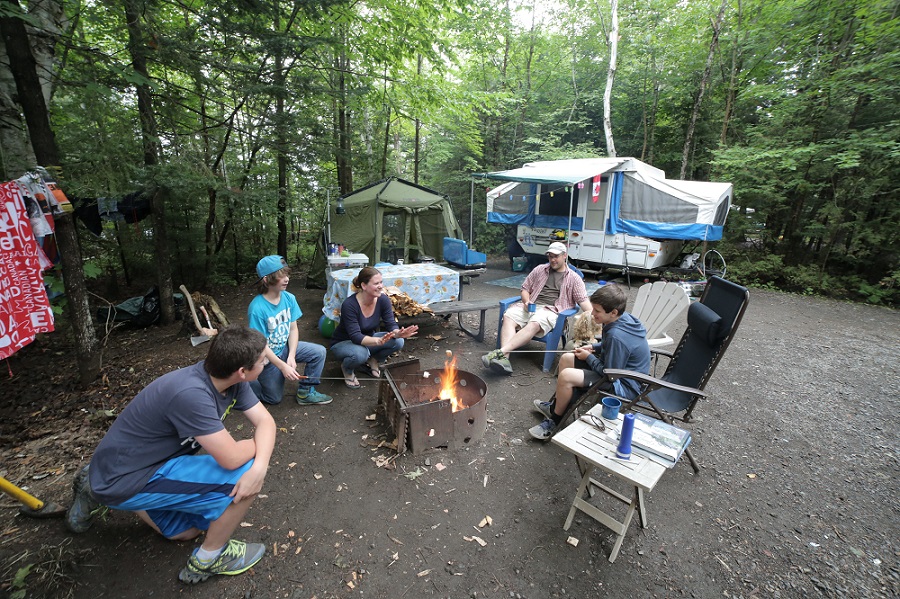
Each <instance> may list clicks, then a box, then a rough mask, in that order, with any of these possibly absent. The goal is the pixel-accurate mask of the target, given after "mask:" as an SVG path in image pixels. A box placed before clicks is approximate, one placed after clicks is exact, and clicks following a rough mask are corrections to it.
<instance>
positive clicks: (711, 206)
mask: <svg viewBox="0 0 900 599" xmlns="http://www.w3.org/2000/svg"><path fill="white" fill-rule="evenodd" d="M474 176H475V177H479V178H484V179H492V180H496V181H505V183H502V184H501V185H499V186H498V187H495V188H493V189H491V190H490V191H488V194H487V220H488V222H489V223H501V224H507V225H517V227H518V231H517V239H518V241H519V245H521V246H522V248H523V249H524V250H525V252H526V253H528V254H538V255H543V254H544V252H546V251H547V246H548V245H549V244H550V243H551V242H553V241H563V242H567V243H568V246H569V258H570V259H571V260H572V261H573V262H574V263H576V264H578V265H581V266H585V267H587V268H593V269H597V270H601V269H603V268H627V269H629V270H632V271H634V272H648V273H649V272H652V271H656V270H659V269H662V268H664V267H666V266H670V265H672V264H674V263H675V262H676V261H677V260H678V258H679V257H680V255H681V253H682V250H683V247H684V244H685V242H686V241H695V242H700V241H718V240H719V239H721V238H722V228H723V226H724V225H725V218H726V217H727V216H728V209H729V207H730V205H731V197H732V186H731V183H707V182H701V181H675V180H671V179H666V177H665V173H664V172H663V171H661V170H659V169H657V168H654V167H652V166H650V165H649V164H646V163H643V162H641V161H640V160H637V159H636V158H585V159H574V160H553V161H543V162H532V163H529V164H526V165H525V166H523V167H522V168H517V169H513V170H508V171H498V172H493V173H479V174H476V175H474Z"/></svg>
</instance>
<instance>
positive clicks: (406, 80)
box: [0, 0, 900, 304]
mask: <svg viewBox="0 0 900 599" xmlns="http://www.w3.org/2000/svg"><path fill="white" fill-rule="evenodd" d="M232 4H233V3H232ZM232 4H228V3H226V4H225V5H219V4H210V3H207V4H198V5H192V6H191V7H190V9H188V8H186V7H185V5H183V4H179V3H171V2H166V1H161V2H154V3H149V4H146V5H145V6H144V10H143V12H142V13H141V20H140V23H139V24H138V25H139V29H140V32H141V37H142V39H141V40H140V41H141V43H140V48H141V51H143V52H145V54H146V59H147V69H148V76H147V77H145V76H143V75H140V74H138V73H137V72H136V71H135V69H134V67H133V65H132V60H131V57H130V50H131V49H132V48H131V47H129V39H128V27H127V24H126V23H125V22H124V18H125V16H124V10H121V8H120V9H118V10H110V9H109V7H108V6H107V5H106V4H104V3H68V4H65V10H66V11H69V13H71V14H69V15H68V16H69V17H70V23H73V24H75V26H74V28H72V29H70V30H66V33H65V35H63V37H61V38H60V39H59V46H60V47H59V51H58V52H57V55H58V56H60V57H63V56H64V57H65V58H64V60H60V62H59V69H60V70H59V72H58V73H54V74H53V75H54V77H53V81H54V88H53V95H52V102H51V115H52V121H53V126H54V130H55V132H56V138H57V140H58V144H59V146H60V150H61V153H62V155H63V156H64V165H65V171H64V175H65V178H64V180H63V181H62V183H63V187H64V188H65V190H66V192H67V193H69V194H70V195H72V196H78V197H87V198H93V197H111V198H121V197H123V196H124V195H125V194H128V193H132V192H135V191H144V190H151V189H154V188H164V189H166V190H167V191H168V195H167V203H166V225H167V229H168V235H169V239H170V248H169V252H170V255H171V258H172V264H173V265H174V268H175V271H176V272H175V273H174V274H175V278H176V280H184V281H187V282H189V286H191V287H194V286H195V285H201V284H202V283H203V282H204V281H206V282H213V281H215V282H224V281H233V282H238V281H241V280H242V279H244V278H246V277H248V276H252V272H253V264H254V263H255V261H256V260H257V259H258V257H259V256H260V255H264V254H268V253H272V252H274V251H276V248H277V246H278V243H279V225H281V226H283V228H284V231H285V232H286V236H287V240H288V241H287V243H288V251H287V253H288V254H290V255H291V257H292V260H296V261H297V262H298V263H306V262H307V261H308V260H309V259H310V256H311V253H312V251H313V247H314V242H315V236H316V235H317V234H318V231H319V229H320V227H321V226H322V214H323V207H324V202H325V197H326V191H325V190H327V189H332V190H334V189H336V188H337V187H338V180H337V177H336V172H337V165H338V164H339V163H346V164H349V165H350V169H351V170H352V186H353V187H361V186H363V185H366V184H369V183H371V182H374V181H376V180H379V179H381V178H383V177H384V176H388V175H399V176H402V177H404V178H407V179H410V180H412V179H413V178H414V177H415V176H416V173H418V177H419V179H418V183H420V184H423V185H426V186H429V187H432V188H435V189H437V190H439V191H442V192H444V193H447V194H448V195H449V196H450V198H451V201H452V203H453V205H454V208H455V210H456V213H457V216H458V218H459V220H460V223H461V225H462V226H463V229H464V231H466V232H468V231H469V226H470V224H471V225H472V228H473V229H474V233H475V234H474V237H475V243H474V245H475V246H476V247H477V249H479V250H481V251H489V252H496V253H502V252H504V251H505V241H504V231H503V228H502V227H497V226H491V225H487V224H486V223H485V208H484V189H483V188H478V189H476V192H475V202H474V209H473V210H472V212H473V213H472V214H471V215H470V207H469V202H470V179H469V175H470V173H473V172H483V171H490V170H498V169H502V168H511V167H517V166H520V165H521V164H522V163H524V162H528V161H531V160H552V159H558V158H572V157H588V156H603V155H606V153H607V150H606V147H605V140H604V135H603V120H604V116H605V115H604V106H603V90H604V87H605V84H606V81H607V77H608V76H609V73H608V66H609V65H608V60H609V53H610V45H609V43H608V41H607V40H608V36H609V34H610V32H609V26H610V14H609V11H610V7H609V4H608V3H605V4H604V3H600V4H597V3H591V2H584V1H583V0H567V2H565V3H563V4H562V5H560V6H558V7H554V6H546V7H543V8H542V9H541V10H537V11H536V12H534V13H533V12H532V11H533V7H529V6H528V5H527V4H526V5H519V4H513V5H511V4H509V3H508V2H501V1H498V0H473V1H471V2H467V3H465V5H463V4H460V3H458V2H450V1H446V0H443V1H439V2H430V3H429V2H425V3H402V2H396V1H395V0H375V1H373V2H367V3H365V4H347V3H335V2H325V3H319V4H311V3H299V4H298V3H288V2H279V1H276V2H270V3H264V4H259V3H238V4H234V5H232ZM226 5H227V6H226ZM720 5H721V2H720V1H719V0H697V1H692V2H683V1H680V0H641V1H640V2H637V1H625V2H620V3H619V14H618V17H619V27H620V29H619V44H618V61H617V69H616V78H615V81H614V85H613V87H612V102H611V103H612V106H611V114H610V115H609V118H610V120H611V123H612V127H613V133H614V136H615V140H616V146H617V150H618V154H619V155H620V156H635V157H638V158H640V159H642V160H644V161H646V162H649V163H651V164H653V165H654V166H656V167H658V168H662V169H664V170H665V171H666V172H667V173H668V174H669V176H670V177H672V176H675V175H676V173H677V172H678V171H679V168H680V165H681V156H682V147H683V145H684V138H685V132H686V130H687V126H688V122H689V120H690V117H691V114H692V111H693V107H694V103H695V99H696V97H697V94H698V90H699V83H700V80H701V76H702V73H703V70H704V65H705V62H706V56H707V53H708V51H709V47H710V41H711V39H712V31H711V29H710V22H711V20H712V19H714V18H715V15H716V13H717V12H718V9H719V6H720ZM0 10H12V9H11V8H10V7H9V6H6V8H0ZM895 10H896V3H895V2H893V1H892V0H848V1H841V0H822V1H821V2H814V3H809V2H804V1H801V0H775V1H771V0H746V1H744V2H741V3H731V4H729V6H728V11H727V12H726V18H725V22H724V24H723V28H722V31H721V32H720V36H719V40H718V44H717V46H716V47H715V54H714V64H715V68H714V70H713V75H712V78H711V80H710V81H709V85H708V88H707V90H706V93H705V95H704V100H703V103H702V104H701V107H700V113H699V119H698V122H697V125H696V133H695V136H694V146H693V148H692V150H691V156H690V162H689V165H688V166H689V168H688V172H689V173H690V175H689V177H690V178H694V179H709V180H724V181H731V182H732V183H733V184H734V189H735V196H734V203H735V204H737V205H739V206H741V207H743V208H744V209H745V210H746V209H752V210H753V211H752V212H749V211H747V212H738V211H734V212H733V213H732V214H731V215H730V216H729V221H728V224H727V226H726V242H725V243H723V244H721V245H722V247H721V248H720V249H721V250H722V251H723V252H724V253H726V254H728V258H729V261H728V264H729V273H733V274H734V276H735V278H737V279H739V280H743V281H744V282H747V283H748V284H751V285H755V286H766V287H781V288H785V289H790V290H792V291H798V292H801V293H838V294H843V295H845V296H847V297H854V298H864V299H865V301H871V302H876V303H887V304H891V303H895V302H896V301H897V294H896V291H895V290H896V289H897V285H896V273H897V272H898V269H900V239H898V228H897V226H896V223H897V222H900V198H898V186H897V185H896V173H897V172H900V168H898V167H900V135H898V132H900V114H898V110H897V106H898V105H900V84H898V82H897V81H898V80H897V77H896V75H895V74H896V72H897V67H898V64H900V51H898V50H897V49H896V40H897V39H898V37H900V20H898V19H896V16H895ZM75 11H77V14H76V13H75ZM33 25H34V26H35V27H37V28H40V27H42V25H41V24H40V23H39V22H37V21H35V22H34V23H33ZM48 33H49V32H48ZM141 85H144V86H146V87H147V88H149V89H150V90H151V91H152V100H153V106H154V116H155V119H156V126H157V133H156V134H157V139H156V140H154V141H157V142H158V144H159V147H160V155H159V157H158V158H159V161H158V162H159V163H158V164H157V165H156V166H153V167H148V166H146V164H145V157H144V150H145V148H144V147H143V145H142V138H141V134H140V133H141V123H140V121H139V117H138V110H137V98H136V94H135V89H136V86H141ZM342 134H343V135H344V137H342ZM339 158H340V159H341V160H339ZM416 160H418V162H416ZM282 169H283V172H284V173H285V180H284V181H281V180H280V178H279V172H280V171H281V170H282ZM340 184H341V185H347V184H348V182H347V181H346V180H342V181H341V182H340ZM280 196H281V197H284V198H285V206H284V210H283V211H282V210H281V209H280V208H279V205H278V201H277V200H278V198H279V197H280ZM151 222H152V221H150V220H145V221H141V222H139V223H128V224H126V223H117V224H112V223H105V224H104V227H103V231H102V234H101V236H100V237H99V238H95V237H92V236H88V235H86V234H82V237H81V244H82V251H83V253H84V255H85V259H86V260H87V261H88V263H89V264H90V265H93V266H92V267H89V268H95V269H97V271H99V272H102V273H104V276H105V277H107V279H112V280H113V281H116V280H117V279H118V278H125V279H126V281H127V282H130V283H132V284H137V283H138V282H142V283H144V282H152V281H153V279H155V278H156V276H157V273H156V272H155V269H156V261H155V256H154V255H153V250H152V247H153V235H154V231H153V226H152V224H151ZM892 273H893V274H892Z"/></svg>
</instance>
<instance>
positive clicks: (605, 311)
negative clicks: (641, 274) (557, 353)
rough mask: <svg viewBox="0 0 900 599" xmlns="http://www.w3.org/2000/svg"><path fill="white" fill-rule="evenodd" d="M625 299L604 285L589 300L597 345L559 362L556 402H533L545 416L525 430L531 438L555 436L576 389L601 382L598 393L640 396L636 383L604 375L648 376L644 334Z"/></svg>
mask: <svg viewBox="0 0 900 599" xmlns="http://www.w3.org/2000/svg"><path fill="white" fill-rule="evenodd" d="M626 300H627V296H626V295H625V291H624V290H623V289H622V288H621V287H619V286H618V285H614V284H609V285H604V286H603V287H601V288H600V289H598V290H597V291H595V292H594V293H593V294H592V295H591V298H590V301H591V307H592V308H593V309H594V312H593V314H592V316H593V318H594V322H595V323H597V324H598V325H602V326H603V336H602V337H601V338H600V343H597V344H595V345H586V346H584V347H580V348H578V349H576V350H575V351H574V352H572V353H565V354H563V355H562V356H561V357H560V359H559V378H558V379H557V381H556V399H555V401H552V402H550V401H541V400H539V399H536V400H534V407H535V409H536V410H537V411H538V412H540V413H541V414H543V415H544V416H545V419H544V421H543V422H541V423H540V424H538V425H537V426H533V427H532V428H530V429H529V430H528V432H529V433H530V434H531V436H532V437H534V438H535V439H540V440H542V441H543V440H547V439H549V438H550V437H552V436H553V433H555V432H556V428H557V427H558V426H559V423H560V421H561V420H562V417H563V414H565V411H566V408H567V407H568V406H569V402H570V401H571V400H572V395H573V393H574V390H575V388H576V387H590V386H591V385H593V384H594V383H596V382H598V381H602V383H601V389H603V390H604V391H607V392H611V393H613V394H615V395H616V396H618V397H621V398H622V399H632V398H634V397H637V394H638V393H639V389H638V384H637V382H636V381H632V380H628V379H619V380H617V381H615V382H613V381H610V380H609V379H607V378H606V375H604V374H603V369H605V368H619V369H623V370H632V371H635V372H640V373H643V374H649V372H650V346H649V345H647V330H646V329H645V328H644V325H642V324H641V321H639V320H638V319H637V318H635V317H634V316H632V315H631V314H629V313H628V312H626V311H625V302H626Z"/></svg>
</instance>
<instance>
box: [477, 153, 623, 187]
mask: <svg viewBox="0 0 900 599" xmlns="http://www.w3.org/2000/svg"><path fill="white" fill-rule="evenodd" d="M628 160H631V159H630V158H579V159H573V160H545V161H541V162H531V163H529V164H526V165H525V166H523V167H522V168H514V169H512V170H509V171H497V172H493V173H475V174H473V175H472V176H473V177H478V178H480V179H496V180H499V181H521V182H524V183H569V184H573V183H578V182H579V181H584V180H585V179H590V178H592V177H594V176H595V175H601V174H603V173H605V172H607V171H610V170H612V169H614V168H616V167H618V166H619V165H621V164H624V163H625V162H626V161H628Z"/></svg>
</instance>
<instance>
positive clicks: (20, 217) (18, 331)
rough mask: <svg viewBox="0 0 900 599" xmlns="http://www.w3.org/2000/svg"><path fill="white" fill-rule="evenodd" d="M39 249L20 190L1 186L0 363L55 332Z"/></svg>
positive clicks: (14, 186)
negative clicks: (44, 335)
mask: <svg viewBox="0 0 900 599" xmlns="http://www.w3.org/2000/svg"><path fill="white" fill-rule="evenodd" d="M38 249H39V248H38V246H37V243H35V241H34V234H33V233H32V230H31V222H30V221H29V220H28V214H27V212H26V211H25V202H24V201H22V197H21V195H19V188H18V186H17V185H16V184H15V183H13V182H10V183H4V184H2V185H0V360H2V359H4V358H8V357H9V356H11V355H13V354H14V353H16V352H17V351H18V350H20V349H22V348H23V347H25V346H26V345H28V344H29V343H31V342H32V341H34V336H35V335H36V334H37V333H49V332H51V331H53V311H52V310H51V309H50V302H49V301H48V300H47V291H46V290H45V289H44V276H43V274H42V271H41V266H40V262H39V259H38Z"/></svg>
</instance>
